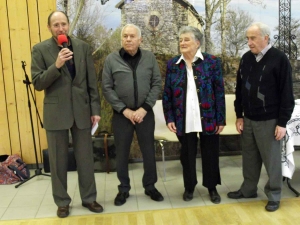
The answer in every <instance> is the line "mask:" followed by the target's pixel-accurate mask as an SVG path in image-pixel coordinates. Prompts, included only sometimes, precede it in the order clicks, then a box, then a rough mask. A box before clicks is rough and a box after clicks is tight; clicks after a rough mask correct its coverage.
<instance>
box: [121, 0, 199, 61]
mask: <svg viewBox="0 0 300 225" xmlns="http://www.w3.org/2000/svg"><path fill="white" fill-rule="evenodd" d="M116 8H118V9H120V10H121V26H124V25H125V24H127V23H133V24H135V25H137V26H138V27H140V29H141V31H142V37H143V42H142V45H141V47H142V48H144V49H147V50H150V51H152V52H154V53H160V54H166V53H168V54H174V55H176V54H178V31H179V29H180V28H181V27H182V26H187V25H190V26H194V27H197V28H199V29H200V30H202V27H203V25H204V20H203V18H202V17H201V16H200V15H199V14H198V12H197V11H196V9H195V8H194V7H193V5H191V3H189V2H188V1H186V0H135V1H127V0H125V1H124V0H123V1H120V2H119V3H118V4H117V5H116Z"/></svg>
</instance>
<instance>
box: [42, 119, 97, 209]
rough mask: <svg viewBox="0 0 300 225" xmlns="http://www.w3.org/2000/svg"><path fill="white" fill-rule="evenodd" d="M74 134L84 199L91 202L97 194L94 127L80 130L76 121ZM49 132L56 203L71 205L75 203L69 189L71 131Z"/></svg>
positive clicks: (82, 198) (73, 138)
mask: <svg viewBox="0 0 300 225" xmlns="http://www.w3.org/2000/svg"><path fill="white" fill-rule="evenodd" d="M71 133H72V140H73V149H74V155H75V159H76V165H77V173H78V181H79V191H80V197H81V200H82V202H84V203H91V202H93V201H95V200H96V197H97V191H96V184H95V177H94V158H93V150H92V138H91V129H90V128H88V129H78V128H77V126H76V124H75V123H74V125H73V126H72V127H71ZM46 134H47V140H48V151H49V161H50V169H51V182H52V193H53V198H54V202H55V203H56V205H57V206H65V205H69V204H70V202H71V197H70V196H69V195H68V192H67V187H68V185H67V184H68V182H67V172H68V171H67V170H68V168H67V167H68V145H69V130H67V129H66V130H46Z"/></svg>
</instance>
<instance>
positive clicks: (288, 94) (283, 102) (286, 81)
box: [277, 52, 295, 127]
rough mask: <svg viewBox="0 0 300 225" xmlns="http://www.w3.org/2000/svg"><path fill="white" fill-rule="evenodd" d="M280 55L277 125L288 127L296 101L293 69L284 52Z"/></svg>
mask: <svg viewBox="0 0 300 225" xmlns="http://www.w3.org/2000/svg"><path fill="white" fill-rule="evenodd" d="M280 55H281V57H280V61H279V63H278V64H277V65H278V67H279V68H278V70H277V71H278V80H279V92H280V96H281V99H280V108H279V116H278V122H277V125H278V126H280V127H286V124H287V122H288V121H289V120H290V118H291V116H292V113H293V110H294V106H295V100H294V95H293V81H292V67H291V65H290V62H289V60H288V58H287V57H286V55H285V54H284V53H282V52H281V54H280Z"/></svg>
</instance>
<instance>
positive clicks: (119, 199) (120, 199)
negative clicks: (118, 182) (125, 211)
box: [115, 191, 129, 206]
mask: <svg viewBox="0 0 300 225" xmlns="http://www.w3.org/2000/svg"><path fill="white" fill-rule="evenodd" d="M128 197H129V192H121V191H120V192H119V193H118V194H117V196H116V198H115V205H116V206H120V205H123V204H124V203H125V202H126V198H128Z"/></svg>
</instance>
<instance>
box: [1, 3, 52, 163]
mask: <svg viewBox="0 0 300 225" xmlns="http://www.w3.org/2000/svg"><path fill="white" fill-rule="evenodd" d="M55 9H56V1H55V0H1V2H0V21H1V23H0V30H1V32H0V115H1V116H0V127H1V129H0V140H1V141H0V155H4V154H8V155H11V154H15V153H17V154H19V155H21V157H22V158H23V160H24V161H25V162H26V163H29V164H32V163H35V151H34V144H33V143H34V142H33V135H32V129H31V122H30V114H29V107H28V98H27V91H26V85H25V84H24V83H23V80H24V79H25V72H24V70H23V69H22V63H21V61H25V62H26V66H25V71H26V73H27V74H28V77H29V80H31V75H30V62H31V48H32V46H33V45H35V44H36V43H39V42H41V41H42V40H45V39H47V38H49V37H50V32H49V31H48V29H47V17H48V15H49V14H50V12H51V11H53V10H55ZM30 87H31V89H28V93H29V96H30V98H31V92H30V90H32V94H33V96H34V98H35V99H36V105H37V109H38V112H39V114H40V116H41V117H42V115H43V110H42V99H43V93H42V92H35V91H34V89H33V86H32V85H30ZM31 111H32V118H33V128H34V133H35V136H34V138H35V141H36V149H37V158H38V160H39V162H41V150H42V149H44V148H46V147H47V143H46V137H45V131H44V129H42V128H41V126H40V124H39V122H38V119H37V113H36V110H35V105H34V103H33V101H32V99H31Z"/></svg>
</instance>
